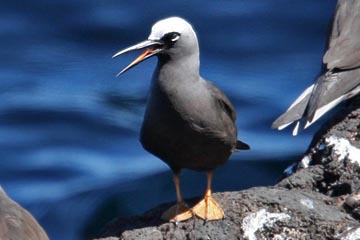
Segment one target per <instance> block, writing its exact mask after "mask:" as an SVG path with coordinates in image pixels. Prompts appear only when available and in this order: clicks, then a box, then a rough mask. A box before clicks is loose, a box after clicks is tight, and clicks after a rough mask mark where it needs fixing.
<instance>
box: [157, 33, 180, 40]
mask: <svg viewBox="0 0 360 240" xmlns="http://www.w3.org/2000/svg"><path fill="white" fill-rule="evenodd" d="M179 38H180V33H178V32H170V33H167V34H165V35H164V36H163V37H162V38H161V40H163V41H164V42H165V43H171V42H172V43H174V42H176V41H177V40H178V39H179Z"/></svg>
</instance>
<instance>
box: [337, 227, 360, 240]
mask: <svg viewBox="0 0 360 240" xmlns="http://www.w3.org/2000/svg"><path fill="white" fill-rule="evenodd" d="M340 239H341V240H359V239H360V227H358V228H356V229H351V230H350V231H348V232H347V233H346V234H345V235H343V236H341V237H340Z"/></svg>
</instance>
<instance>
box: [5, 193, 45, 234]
mask: <svg viewBox="0 0 360 240" xmlns="http://www.w3.org/2000/svg"><path fill="white" fill-rule="evenodd" d="M0 239H1V240H25V239H28V240H49V238H48V236H47V235H46V232H45V231H44V229H43V228H42V227H41V226H40V224H39V223H38V222H37V221H36V220H35V218H34V217H33V216H32V215H31V213H29V212H28V211H27V210H26V209H24V208H22V207H21V206H20V205H19V204H17V203H16V202H15V201H13V200H12V199H11V198H10V197H9V196H8V195H7V194H6V193H5V191H4V190H3V189H2V187H1V186H0Z"/></svg>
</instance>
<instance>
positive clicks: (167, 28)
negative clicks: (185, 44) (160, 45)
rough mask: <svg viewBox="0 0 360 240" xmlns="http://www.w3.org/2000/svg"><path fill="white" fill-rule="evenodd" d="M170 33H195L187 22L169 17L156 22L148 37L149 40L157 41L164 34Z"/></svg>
mask: <svg viewBox="0 0 360 240" xmlns="http://www.w3.org/2000/svg"><path fill="white" fill-rule="evenodd" d="M170 32H177V33H180V34H186V33H191V34H194V35H195V32H194V30H193V28H192V26H191V25H190V23H188V22H187V21H185V20H184V19H182V18H180V17H170V18H166V19H163V20H160V21H158V22H156V23H155V24H154V25H153V27H152V29H151V33H150V36H149V38H148V39H149V40H159V39H161V38H162V37H163V36H164V35H165V34H167V33H170Z"/></svg>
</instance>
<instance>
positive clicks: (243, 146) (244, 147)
mask: <svg viewBox="0 0 360 240" xmlns="http://www.w3.org/2000/svg"><path fill="white" fill-rule="evenodd" d="M249 149H250V146H249V145H248V144H246V143H244V142H242V141H240V140H237V141H236V150H249Z"/></svg>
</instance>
